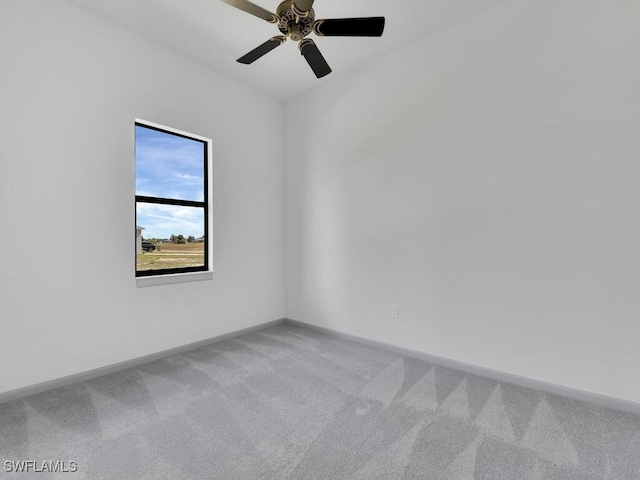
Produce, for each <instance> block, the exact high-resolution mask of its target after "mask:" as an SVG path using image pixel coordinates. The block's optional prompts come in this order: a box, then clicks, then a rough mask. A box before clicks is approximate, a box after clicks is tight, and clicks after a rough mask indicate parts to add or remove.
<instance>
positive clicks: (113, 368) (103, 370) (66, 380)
mask: <svg viewBox="0 0 640 480" xmlns="http://www.w3.org/2000/svg"><path fill="white" fill-rule="evenodd" d="M282 323H284V318H281V319H279V320H273V321H271V322H266V323H261V324H260V325H255V326H253V327H247V328H243V329H241V330H237V331H235V332H230V333H225V334H222V335H218V336H215V337H211V338H207V339H205V340H200V341H197V342H193V343H189V344H187V345H181V346H178V347H174V348H170V349H167V350H163V351H161V352H157V353H152V354H149V355H144V356H142V357H137V358H133V359H131V360H125V361H124V362H118V363H114V364H113V365H107V366H105V367H100V368H95V369H93V370H88V371H86V372H80V373H76V374H74V375H68V376H66V377H62V378H56V379H54V380H49V381H47V382H42V383H37V384H35V385H30V386H28V387H24V388H19V389H16V390H10V391H8V392H4V393H0V404H2V403H5V402H10V401H11V400H18V399H21V398H25V397H29V396H31V395H35V394H37V393H42V392H46V391H48V390H53V389H56V388H60V387H66V386H67V385H72V384H74V383H78V382H84V381H86V380H91V379H93V378H96V377H101V376H102V375H108V374H110V373H115V372H119V371H121V370H126V369H127V368H131V367H137V366H138V365H142V364H144V363H148V362H152V361H154V360H160V359H162V358H166V357H170V356H172V355H177V354H179V353H184V352H188V351H189V350H194V349H196V348H200V347H205V346H207V345H212V344H214V343H218V342H222V341H224V340H229V339H230V338H234V337H238V336H240V335H244V334H245V333H251V332H255V331H257V330H262V329H264V328H267V327H271V326H274V325H279V324H282Z"/></svg>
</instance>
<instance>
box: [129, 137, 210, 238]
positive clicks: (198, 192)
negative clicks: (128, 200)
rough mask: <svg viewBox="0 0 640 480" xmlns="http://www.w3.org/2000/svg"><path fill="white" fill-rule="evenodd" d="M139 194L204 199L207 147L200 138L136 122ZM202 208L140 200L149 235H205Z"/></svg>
mask: <svg viewBox="0 0 640 480" xmlns="http://www.w3.org/2000/svg"><path fill="white" fill-rule="evenodd" d="M135 148H136V150H135V153H136V195H145V196H151V197H164V198H177V199H181V200H197V201H202V200H204V166H203V165H204V162H203V158H204V148H205V144H204V143H202V142H199V141H196V140H190V139H188V138H183V137H179V136H176V135H171V134H168V133H164V132H159V131H157V130H152V129H150V128H145V127H141V126H139V125H136V147H135ZM202 213H203V210H202V209H201V208H194V207H181V206H173V205H157V204H150V203H138V207H137V221H136V223H137V224H138V226H140V227H144V230H143V231H142V236H143V237H145V238H168V237H169V236H170V235H171V234H175V235H179V234H182V235H184V236H185V237H188V236H189V235H193V236H194V237H196V238H197V237H200V236H202V235H204V217H203V214H202Z"/></svg>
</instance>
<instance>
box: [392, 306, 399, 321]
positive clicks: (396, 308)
mask: <svg viewBox="0 0 640 480" xmlns="http://www.w3.org/2000/svg"><path fill="white" fill-rule="evenodd" d="M391 316H392V317H393V318H400V307H399V306H398V305H391Z"/></svg>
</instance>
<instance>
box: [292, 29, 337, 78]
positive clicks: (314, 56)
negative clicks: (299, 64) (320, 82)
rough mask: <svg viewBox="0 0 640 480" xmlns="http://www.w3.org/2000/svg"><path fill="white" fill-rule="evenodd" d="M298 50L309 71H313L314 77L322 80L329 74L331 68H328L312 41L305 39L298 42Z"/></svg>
mask: <svg viewBox="0 0 640 480" xmlns="http://www.w3.org/2000/svg"><path fill="white" fill-rule="evenodd" d="M298 48H300V52H301V53H302V55H303V56H304V58H305V60H306V61H307V63H308V64H309V66H310V67H311V70H313V73H315V74H316V77H318V78H322V77H324V76H325V75H329V74H330V73H331V67H329V64H328V63H327V61H326V60H325V59H324V57H323V56H322V54H321V53H320V50H318V47H317V46H316V44H315V43H314V42H313V40H311V39H310V38H305V39H304V40H302V41H301V42H300V44H299V45H298Z"/></svg>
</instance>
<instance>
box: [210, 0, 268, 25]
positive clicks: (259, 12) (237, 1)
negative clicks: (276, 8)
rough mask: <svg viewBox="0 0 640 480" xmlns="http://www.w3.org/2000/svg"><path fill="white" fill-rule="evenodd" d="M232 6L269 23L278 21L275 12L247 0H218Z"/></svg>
mask: <svg viewBox="0 0 640 480" xmlns="http://www.w3.org/2000/svg"><path fill="white" fill-rule="evenodd" d="M220 1H221V2H224V3H226V4H228V5H231V6H232V7H236V8H238V9H240V10H242V11H244V12H247V13H250V14H251V15H255V16H256V17H258V18H261V19H263V20H266V21H267V22H269V23H278V20H279V19H278V16H277V15H276V14H275V13H271V12H270V11H269V10H265V9H264V8H262V7H260V6H258V5H256V4H255V3H251V2H250V1H249V0H220Z"/></svg>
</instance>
